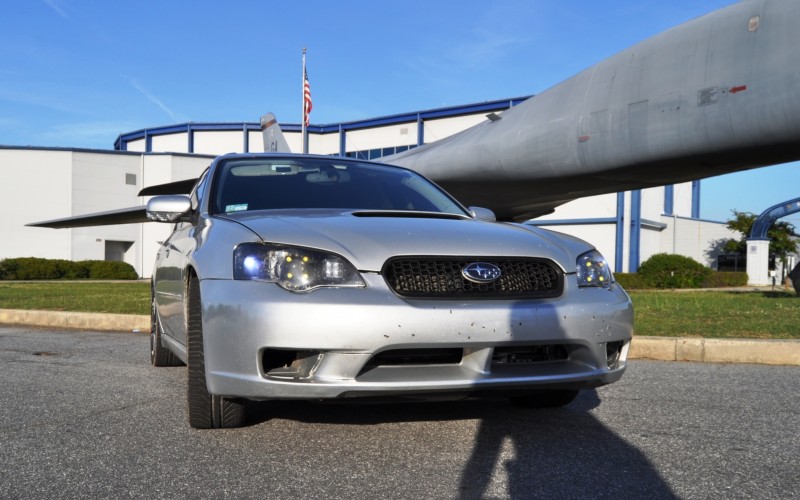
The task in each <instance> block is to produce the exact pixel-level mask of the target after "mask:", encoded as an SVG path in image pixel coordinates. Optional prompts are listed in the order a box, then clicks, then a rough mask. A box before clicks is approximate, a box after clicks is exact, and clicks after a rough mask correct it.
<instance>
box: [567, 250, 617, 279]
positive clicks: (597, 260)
mask: <svg viewBox="0 0 800 500" xmlns="http://www.w3.org/2000/svg"><path fill="white" fill-rule="evenodd" d="M576 265H577V267H578V286H599V287H603V288H608V287H610V286H611V283H613V282H614V275H613V274H611V269H610V268H609V267H608V263H607V262H606V259H605V258H604V257H603V256H602V255H601V254H600V252H598V251H597V250H592V251H591V252H586V253H585V254H582V255H580V256H579V257H578V261H577V262H576Z"/></svg>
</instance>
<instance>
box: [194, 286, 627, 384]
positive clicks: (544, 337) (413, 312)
mask: <svg viewBox="0 0 800 500" xmlns="http://www.w3.org/2000/svg"><path fill="white" fill-rule="evenodd" d="M362 277H363V278H364V280H365V281H366V282H367V287H366V288H345V289H333V288H329V289H319V290H316V291H314V292H311V293H291V292H288V291H286V290H283V289H282V288H280V287H278V286H276V285H274V284H271V283H263V282H256V281H234V280H203V281H202V282H201V297H202V305H203V332H204V334H203V337H204V351H205V363H206V379H207V383H208V389H209V392H210V393H212V394H216V395H221V396H228V397H244V398H250V399H330V398H342V397H359V396H387V395H388V396H404V395H415V394H427V393H470V392H478V391H486V390H502V391H518V390H535V389H548V388H552V389H555V388H559V389H563V388H574V389H577V388H591V387H597V386H600V385H604V384H608V383H611V382H615V381H616V380H618V379H619V378H620V377H621V376H622V373H623V372H624V370H625V366H626V356H627V352H628V346H629V343H630V339H631V335H632V322H633V309H632V306H631V303H630V299H629V298H628V296H627V294H626V293H625V292H624V291H623V290H622V288H620V287H619V286H618V285H616V284H615V285H612V287H611V288H610V289H608V290H606V289H600V288H578V287H577V284H576V282H575V276H574V275H567V276H566V277H565V287H564V294H563V295H562V296H561V297H558V298H555V299H543V300H472V301H447V300H407V299H403V298H400V297H398V296H397V295H395V294H394V293H392V292H391V291H390V290H389V289H388V287H387V286H386V283H385V282H384V280H383V278H382V277H381V276H379V275H376V274H367V273H365V274H363V275H362ZM609 343H610V344H611V345H612V346H615V347H617V348H618V351H619V352H618V359H617V360H616V361H615V362H614V363H612V364H611V367H609V362H608V360H607V346H608V345H609ZM545 346H546V347H545ZM515 349H521V350H522V351H524V352H525V353H526V354H524V355H520V356H519V357H520V359H521V358H526V359H521V361H520V360H518V359H515V355H513V354H512V355H511V356H505V355H501V354H500V352H501V351H503V352H506V353H507V352H509V351H511V352H515ZM395 352H397V353H400V354H401V355H400V356H392V353H395ZM454 352H456V353H458V356H457V359H452V356H440V355H438V354H439V353H448V354H452V353H454ZM381 353H384V354H388V355H389V356H388V357H387V356H383V357H379V358H375V356H376V355H378V354H381ZM409 353H410V354H412V355H411V356H404V355H405V354H409ZM420 353H421V354H422V356H416V355H415V354H420ZM427 353H434V355H433V356H427ZM531 353H534V354H535V353H540V354H542V353H543V354H542V355H541V357H540V358H538V359H531V358H530V354H531ZM276 354H277V355H279V356H278V357H279V358H280V355H281V354H285V355H287V356H288V357H289V358H291V357H292V356H297V358H298V360H297V361H296V362H295V363H294V364H293V365H292V367H289V368H283V369H281V368H278V369H276V368H275V367H274V365H271V364H270V359H273V358H274V356H275V355H276ZM380 359H390V360H391V361H390V362H387V363H382V362H380V361H379V360H380ZM376 360H378V361H376ZM513 361H517V362H513ZM280 363H282V362H281V361H279V364H280ZM287 364H289V363H288V362H287Z"/></svg>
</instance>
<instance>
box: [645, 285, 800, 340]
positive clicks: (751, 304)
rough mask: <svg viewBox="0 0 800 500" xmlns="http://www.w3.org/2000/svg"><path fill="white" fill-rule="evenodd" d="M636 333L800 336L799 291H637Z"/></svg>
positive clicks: (727, 336) (758, 337)
mask: <svg viewBox="0 0 800 500" xmlns="http://www.w3.org/2000/svg"><path fill="white" fill-rule="evenodd" d="M630 296H631V299H632V300H633V307H634V315H635V320H634V331H635V333H636V334H637V335H656V336H664V337H706V338H752V339H800V297H797V296H796V295H795V294H794V292H792V293H785V292H782V291H776V292H717V291H697V292H690V291H632V292H630Z"/></svg>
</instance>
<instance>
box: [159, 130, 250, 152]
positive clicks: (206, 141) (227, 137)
mask: <svg viewBox="0 0 800 500" xmlns="http://www.w3.org/2000/svg"><path fill="white" fill-rule="evenodd" d="M242 149H244V133H243V131H241V130H223V131H211V130H209V131H206V130H197V131H195V132H194V152H195V153H196V154H202V155H223V154H225V153H237V152H238V153H241V152H242ZM153 151H156V149H153Z"/></svg>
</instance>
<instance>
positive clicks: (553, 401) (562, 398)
mask: <svg viewBox="0 0 800 500" xmlns="http://www.w3.org/2000/svg"><path fill="white" fill-rule="evenodd" d="M577 396H578V390H577V389H574V390H570V389H560V390H544V391H536V392H532V393H530V394H525V395H523V396H513V397H510V398H509V400H511V403H512V404H513V405H514V406H519V407H521V408H558V407H561V406H566V405H568V404H570V403H572V402H573V401H574V400H575V398H576V397H577Z"/></svg>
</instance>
